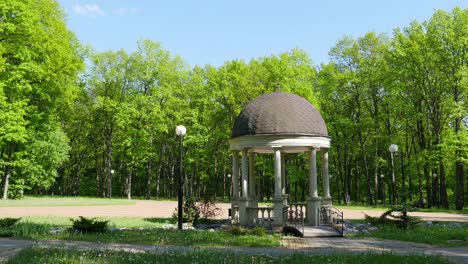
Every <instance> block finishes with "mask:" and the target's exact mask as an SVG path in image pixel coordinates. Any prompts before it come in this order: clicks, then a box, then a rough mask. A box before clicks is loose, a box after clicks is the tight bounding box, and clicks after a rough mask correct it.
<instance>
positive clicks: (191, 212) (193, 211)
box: [172, 198, 200, 225]
mask: <svg viewBox="0 0 468 264" xmlns="http://www.w3.org/2000/svg"><path fill="white" fill-rule="evenodd" d="M199 218H200V210H199V208H198V207H197V205H196V203H195V200H194V199H192V198H188V199H185V200H184V203H183V205H182V223H191V224H193V225H195V224H196V223H197V222H198V219H199ZM172 219H173V220H174V222H177V220H178V210H177V207H176V208H175V211H174V213H173V214H172Z"/></svg>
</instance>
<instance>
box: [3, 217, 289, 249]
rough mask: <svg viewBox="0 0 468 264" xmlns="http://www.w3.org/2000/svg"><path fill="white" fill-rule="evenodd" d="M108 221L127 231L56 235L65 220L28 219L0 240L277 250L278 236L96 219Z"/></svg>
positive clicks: (166, 220) (154, 221)
mask: <svg viewBox="0 0 468 264" xmlns="http://www.w3.org/2000/svg"><path fill="white" fill-rule="evenodd" d="M98 219H99V220H110V222H109V226H114V227H126V228H127V229H125V230H117V231H107V232H104V233H102V234H101V233H97V234H96V233H94V234H93V233H91V234H81V233H75V232H72V231H69V230H67V229H65V230H64V231H62V232H60V233H58V234H50V233H49V231H50V230H51V228H54V227H70V226H71V221H70V220H69V219H68V218H65V217H53V218H50V217H28V218H22V219H21V221H20V222H18V223H17V224H16V225H14V226H13V227H11V228H8V229H6V228H4V229H0V236H13V237H19V238H32V239H43V240H53V239H59V240H76V241H91V242H103V243H130V244H150V245H185V246H189V245H193V246H246V247H277V246H279V244H280V239H281V237H280V236H279V235H276V234H275V235H265V236H255V235H243V236H236V235H232V234H230V233H228V232H225V231H217V232H210V231H209V230H184V231H179V230H164V229H162V228H160V227H162V226H163V225H165V224H169V223H170V221H171V219H169V218H107V219H106V218H98Z"/></svg>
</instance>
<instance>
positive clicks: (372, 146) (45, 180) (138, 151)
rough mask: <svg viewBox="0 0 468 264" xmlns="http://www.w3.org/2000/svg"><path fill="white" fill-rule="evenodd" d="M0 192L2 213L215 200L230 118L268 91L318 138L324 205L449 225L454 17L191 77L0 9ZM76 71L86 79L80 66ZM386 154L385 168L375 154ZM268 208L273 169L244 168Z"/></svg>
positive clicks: (457, 149)
mask: <svg viewBox="0 0 468 264" xmlns="http://www.w3.org/2000/svg"><path fill="white" fill-rule="evenodd" d="M0 11H1V12H0V21H1V23H0V55H1V56H0V179H1V183H2V185H1V186H2V188H3V198H4V199H7V198H8V197H10V198H13V197H17V196H18V195H20V194H21V193H22V192H26V193H29V194H54V195H87V196H101V197H114V196H118V197H127V198H128V199H131V198H132V197H140V198H141V197H144V198H147V199H150V198H168V197H176V192H177V182H176V178H177V177H175V175H177V171H178V158H179V153H178V150H179V149H178V140H177V137H176V135H175V131H174V130H175V127H176V126H177V125H179V124H183V125H184V126H186V127H187V135H186V137H185V139H184V146H185V147H184V150H185V153H184V173H183V177H184V190H185V192H184V193H185V194H186V195H189V196H193V197H212V198H214V197H215V198H218V199H224V198H228V197H229V194H230V190H231V179H230V175H231V173H232V172H231V170H232V165H231V164H232V161H231V160H232V156H231V155H232V154H231V153H230V151H229V145H228V143H227V140H228V139H229V138H230V131H231V128H232V126H233V124H234V120H235V118H236V117H237V115H238V114H239V113H240V111H241V110H242V109H243V107H244V106H245V105H246V104H247V103H248V102H249V101H250V100H253V99H254V98H256V97H257V96H260V95H262V94H265V93H269V92H273V91H275V90H276V85H277V83H278V82H280V83H281V89H282V91H284V92H289V93H294V94H297V95H300V96H303V97H305V98H306V99H308V100H309V101H310V102H311V103H312V104H313V105H314V106H316V107H317V108H318V109H319V110H320V112H321V113H322V116H323V117H324V119H325V122H326V123H327V126H328V130H329V135H330V137H331V138H332V147H331V149H330V153H329V155H330V173H331V174H332V182H331V188H332V195H333V196H334V197H335V199H336V202H338V203H342V202H344V201H345V197H346V194H349V195H350V197H351V200H352V201H354V202H358V203H366V204H369V205H379V204H384V203H405V202H411V201H415V200H418V199H421V198H424V199H426V200H427V201H428V203H429V205H430V206H441V207H445V208H448V207H449V206H452V207H453V206H454V207H455V208H457V209H462V208H463V206H464V204H465V202H466V201H467V196H466V191H467V190H468V186H467V185H465V184H468V182H465V180H466V177H467V172H466V168H465V165H466V162H467V158H468V155H467V150H468V117H467V115H468V114H467V113H468V98H467V95H468V68H467V66H468V63H467V62H468V9H461V8H455V9H453V10H452V11H451V12H446V11H442V10H439V11H436V12H435V13H434V14H433V16H432V17H431V18H430V19H429V20H427V21H424V22H422V23H420V22H418V21H413V22H411V23H410V24H409V25H408V26H407V27H405V28H401V29H399V28H397V29H395V30H394V32H393V34H392V36H390V37H389V36H387V35H385V34H377V33H374V32H370V33H367V34H365V35H364V36H361V37H358V38H353V37H349V36H345V37H343V38H342V39H340V40H338V42H337V43H336V45H335V46H334V47H332V48H331V49H330V52H329V56H330V62H328V63H326V64H322V65H315V64H314V63H313V61H312V59H311V58H310V57H309V56H308V55H307V53H306V52H304V51H303V50H300V49H293V50H291V51H287V52H284V53H281V54H278V55H271V56H266V57H261V58H256V59H252V60H250V61H249V62H245V61H244V60H231V61H227V62H225V63H224V64H223V65H221V66H219V67H213V66H211V65H205V66H195V67H189V66H188V65H187V64H186V63H185V62H184V60H183V59H182V58H180V57H177V56H174V55H172V54H171V53H170V52H169V51H167V50H165V49H164V48H163V47H162V46H161V45H160V44H159V43H158V42H155V41H152V40H140V41H139V42H138V48H137V50H136V51H134V52H127V51H124V50H118V51H105V52H97V51H93V50H92V49H90V48H86V47H85V46H83V45H81V44H80V43H79V41H78V40H77V38H76V37H75V36H74V34H73V32H71V31H70V30H68V29H67V28H66V25H65V23H64V19H65V16H64V14H63V12H62V10H61V8H60V7H59V5H58V4H57V3H56V2H55V1H50V0H39V1H38V0H24V1H21V2H20V1H14V0H7V1H3V2H2V3H0ZM85 62H86V63H85ZM390 144H396V145H398V147H399V150H398V151H397V152H396V153H395V155H393V166H392V159H391V156H390V152H389V150H388V147H389V145H390ZM306 159H307V157H306V155H305V154H298V155H287V157H286V166H287V183H288V184H287V185H288V188H287V189H288V192H289V193H290V194H291V199H292V200H304V199H305V197H307V181H308V177H307V175H308V173H307V172H308V164H307V162H306ZM255 170H256V175H258V177H257V186H258V189H257V191H258V194H259V195H260V196H261V197H262V198H263V199H268V198H271V195H272V190H273V188H272V185H273V182H274V180H273V165H272V157H270V156H268V155H260V156H258V159H257V163H256V168H255Z"/></svg>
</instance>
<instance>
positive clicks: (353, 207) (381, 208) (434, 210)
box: [334, 204, 468, 214]
mask: <svg viewBox="0 0 468 264" xmlns="http://www.w3.org/2000/svg"><path fill="white" fill-rule="evenodd" d="M334 207H336V208H338V209H339V210H343V209H349V210H370V211H387V210H390V209H391V208H390V207H388V206H385V207H384V206H378V207H374V206H362V205H336V204H335V205H334ZM417 212H427V213H451V214H468V207H465V208H463V210H455V209H444V208H437V207H432V208H421V209H418V210H417Z"/></svg>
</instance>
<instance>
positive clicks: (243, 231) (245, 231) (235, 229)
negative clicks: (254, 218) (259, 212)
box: [229, 225, 266, 237]
mask: <svg viewBox="0 0 468 264" xmlns="http://www.w3.org/2000/svg"><path fill="white" fill-rule="evenodd" d="M229 233H231V234H232V235H235V236H245V235H253V236H260V237H262V236H265V235H266V230H265V228H264V227H258V226H257V227H254V228H251V229H249V228H245V227H242V226H239V225H233V226H231V229H230V230H229Z"/></svg>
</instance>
